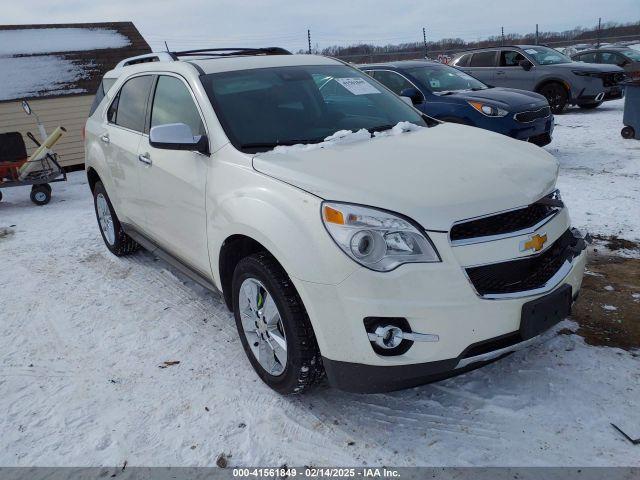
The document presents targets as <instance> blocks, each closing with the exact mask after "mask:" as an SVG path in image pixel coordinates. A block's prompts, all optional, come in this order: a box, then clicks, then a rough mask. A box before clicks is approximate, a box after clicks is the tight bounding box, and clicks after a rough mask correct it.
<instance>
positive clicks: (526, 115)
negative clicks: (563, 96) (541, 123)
mask: <svg viewBox="0 0 640 480" xmlns="http://www.w3.org/2000/svg"><path fill="white" fill-rule="evenodd" d="M549 115H551V109H550V108H549V107H542V108H541V109H539V110H528V111H526V112H518V113H516V114H515V115H514V116H513V118H515V119H516V120H517V121H518V122H521V123H528V122H533V121H534V120H537V119H539V118H547V117H548V116H549Z"/></svg>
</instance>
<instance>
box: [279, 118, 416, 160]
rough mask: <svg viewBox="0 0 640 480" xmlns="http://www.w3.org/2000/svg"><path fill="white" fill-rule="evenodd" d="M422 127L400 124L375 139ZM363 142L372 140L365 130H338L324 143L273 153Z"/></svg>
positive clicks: (380, 133) (303, 150) (288, 148)
mask: <svg viewBox="0 0 640 480" xmlns="http://www.w3.org/2000/svg"><path fill="white" fill-rule="evenodd" d="M421 128H426V127H421V126H419V125H416V124H415V123H411V122H400V123H398V124H396V125H395V126H394V127H393V128H391V129H389V130H384V131H382V132H375V133H374V134H373V136H374V137H385V136H389V135H400V134H401V133H407V132H414V131H416V130H419V129H421ZM363 140H371V133H369V131H368V130H367V129H365V128H361V129H360V130H358V131H356V132H354V131H352V130H338V131H337V132H336V133H334V134H333V135H329V136H328V137H327V138H325V139H324V140H323V141H322V142H319V143H300V144H297V145H278V146H277V147H275V148H274V149H273V150H271V151H272V152H275V153H287V152H309V151H311V150H318V149H321V148H328V147H332V146H334V145H347V144H349V143H353V142H361V141H363Z"/></svg>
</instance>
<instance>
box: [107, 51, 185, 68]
mask: <svg viewBox="0 0 640 480" xmlns="http://www.w3.org/2000/svg"><path fill="white" fill-rule="evenodd" d="M175 60H177V58H176V57H175V55H173V54H172V53H171V52H154V53H145V54H144V55H138V56H136V57H129V58H125V59H124V60H122V61H120V62H118V64H117V65H116V66H115V68H122V67H128V66H130V65H138V64H140V63H148V62H172V61H175Z"/></svg>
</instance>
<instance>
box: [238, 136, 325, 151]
mask: <svg viewBox="0 0 640 480" xmlns="http://www.w3.org/2000/svg"><path fill="white" fill-rule="evenodd" d="M324 139H325V137H320V138H311V139H305V140H287V141H286V142H255V143H242V144H240V148H241V149H245V148H276V147H290V146H291V145H301V144H309V143H320V142H322V141H324Z"/></svg>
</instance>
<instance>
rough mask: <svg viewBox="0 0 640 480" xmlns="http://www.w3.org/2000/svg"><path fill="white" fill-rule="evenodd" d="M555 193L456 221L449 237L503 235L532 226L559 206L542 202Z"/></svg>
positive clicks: (461, 238)
mask: <svg viewBox="0 0 640 480" xmlns="http://www.w3.org/2000/svg"><path fill="white" fill-rule="evenodd" d="M556 195H557V194H556V192H554V193H552V194H551V195H548V196H547V197H545V198H544V199H542V200H540V201H538V202H536V203H532V204H531V205H529V206H528V207H524V208H519V209H517V210H510V211H508V212H504V213H498V214H496V215H491V216H489V217H483V218H478V219H476V220H469V221H467V222H462V223H458V224H456V225H454V226H453V227H452V228H451V233H450V238H451V240H452V241H456V240H467V239H471V238H480V237H488V236H493V235H504V234H507V233H513V232H518V231H520V230H524V229H526V228H530V227H533V226H534V225H536V224H538V223H539V222H541V221H542V220H544V219H545V218H547V217H549V216H550V215H552V214H553V213H555V212H556V211H557V210H558V209H559V208H561V207H560V206H554V205H550V204H548V203H544V201H545V200H555V199H556ZM558 201H559V200H558Z"/></svg>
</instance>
